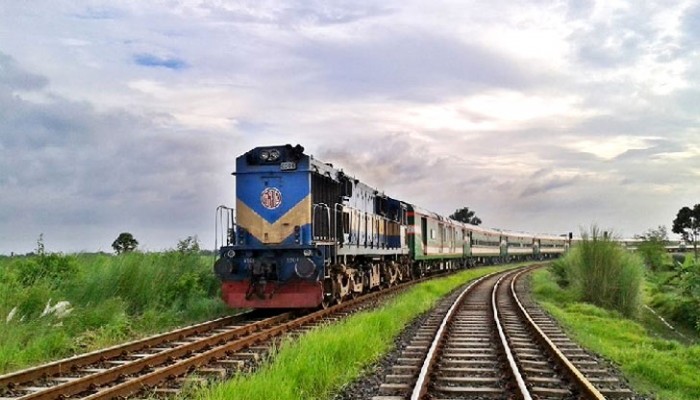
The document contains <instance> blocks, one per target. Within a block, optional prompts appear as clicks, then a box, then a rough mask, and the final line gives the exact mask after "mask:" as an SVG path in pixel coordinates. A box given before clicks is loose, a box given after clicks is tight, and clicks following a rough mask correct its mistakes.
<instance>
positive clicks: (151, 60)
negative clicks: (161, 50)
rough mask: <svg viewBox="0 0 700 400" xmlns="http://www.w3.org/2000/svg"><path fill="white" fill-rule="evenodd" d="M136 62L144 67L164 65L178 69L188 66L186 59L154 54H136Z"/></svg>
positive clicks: (164, 66)
mask: <svg viewBox="0 0 700 400" xmlns="http://www.w3.org/2000/svg"><path fill="white" fill-rule="evenodd" d="M134 62H135V63H136V64H138V65H141V66H144V67H163V68H167V69H172V70H174V71H178V70H181V69H184V68H187V67H188V65H187V63H186V62H185V61H183V60H181V59H178V58H174V57H159V56H156V55H154V54H136V55H134Z"/></svg>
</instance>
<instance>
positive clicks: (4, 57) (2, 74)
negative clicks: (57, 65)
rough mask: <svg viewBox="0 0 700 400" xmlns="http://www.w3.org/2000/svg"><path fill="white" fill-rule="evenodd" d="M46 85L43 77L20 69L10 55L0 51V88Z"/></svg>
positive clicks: (12, 89)
mask: <svg viewBox="0 0 700 400" xmlns="http://www.w3.org/2000/svg"><path fill="white" fill-rule="evenodd" d="M46 85H48V80H47V79H46V78H45V77H43V76H40V75H37V74H33V73H31V72H29V71H25V70H23V69H21V68H20V67H19V66H17V63H16V61H15V60H14V59H13V58H12V57H10V56H9V55H8V54H5V53H3V52H0V90H2V89H3V88H4V90H9V91H14V90H37V89H42V88H44V87H46Z"/></svg>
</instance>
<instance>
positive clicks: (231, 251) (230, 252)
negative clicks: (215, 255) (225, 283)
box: [226, 250, 236, 258]
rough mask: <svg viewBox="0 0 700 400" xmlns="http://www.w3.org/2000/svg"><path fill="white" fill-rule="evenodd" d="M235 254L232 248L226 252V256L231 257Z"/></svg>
mask: <svg viewBox="0 0 700 400" xmlns="http://www.w3.org/2000/svg"><path fill="white" fill-rule="evenodd" d="M235 256H236V252H235V251H233V250H229V251H227V252H226V257H228V258H233V257H235Z"/></svg>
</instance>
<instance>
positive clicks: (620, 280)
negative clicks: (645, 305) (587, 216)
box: [553, 227, 645, 317]
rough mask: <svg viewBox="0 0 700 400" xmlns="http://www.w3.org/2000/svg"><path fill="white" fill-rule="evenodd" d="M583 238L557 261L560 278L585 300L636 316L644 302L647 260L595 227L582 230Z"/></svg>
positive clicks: (556, 270) (562, 282)
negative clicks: (583, 231) (643, 290)
mask: <svg viewBox="0 0 700 400" xmlns="http://www.w3.org/2000/svg"><path fill="white" fill-rule="evenodd" d="M582 239H583V240H582V241H581V242H580V243H579V244H578V245H577V246H575V247H574V248H573V249H572V250H571V251H570V252H569V253H567V254H566V256H565V257H564V258H562V259H560V260H557V261H555V263H554V269H553V271H554V272H555V273H556V274H557V282H559V283H560V284H561V285H562V286H570V287H571V289H572V292H573V293H575V294H576V296H577V297H578V298H579V299H580V300H582V301H585V302H589V303H592V304H596V305H598V306H601V307H604V308H607V309H610V310H617V311H619V312H621V313H622V314H624V315H626V316H630V317H632V316H635V315H637V313H638V312H639V311H640V306H641V302H642V291H641V287H642V281H643V280H644V271H645V268H644V263H643V261H642V259H641V258H640V257H638V256H637V255H635V254H632V253H629V252H628V251H626V250H625V249H623V248H622V247H621V246H620V245H619V244H618V243H617V242H616V241H615V240H613V239H611V238H610V236H607V235H603V234H601V232H600V231H599V230H598V229H597V228H596V227H593V228H592V229H591V233H590V234H585V233H584V234H583V235H582Z"/></svg>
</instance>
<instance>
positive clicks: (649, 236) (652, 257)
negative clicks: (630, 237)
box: [634, 225, 671, 271]
mask: <svg viewBox="0 0 700 400" xmlns="http://www.w3.org/2000/svg"><path fill="white" fill-rule="evenodd" d="M634 237H635V238H636V239H641V240H642V241H641V242H640V243H639V244H638V245H637V253H639V254H640V255H641V256H642V259H644V263H645V264H646V265H647V267H649V269H651V270H652V271H657V270H660V269H661V268H662V267H663V266H665V265H667V264H669V263H670V262H671V259H670V257H669V255H668V254H667V253H666V243H667V242H668V231H667V230H666V227H665V226H663V225H659V227H658V228H656V229H653V228H652V229H648V230H647V231H646V232H644V233H643V234H641V235H634Z"/></svg>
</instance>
